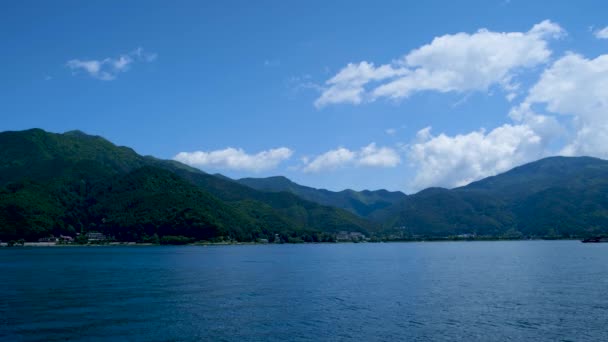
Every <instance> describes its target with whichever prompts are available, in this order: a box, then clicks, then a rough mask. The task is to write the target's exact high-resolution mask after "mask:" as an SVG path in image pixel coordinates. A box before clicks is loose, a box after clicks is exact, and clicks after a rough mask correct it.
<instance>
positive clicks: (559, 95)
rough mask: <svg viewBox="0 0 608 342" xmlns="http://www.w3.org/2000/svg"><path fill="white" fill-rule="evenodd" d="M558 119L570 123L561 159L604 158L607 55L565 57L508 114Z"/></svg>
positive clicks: (607, 130) (607, 149) (607, 128)
mask: <svg viewBox="0 0 608 342" xmlns="http://www.w3.org/2000/svg"><path fill="white" fill-rule="evenodd" d="M535 106H536V107H544V108H540V110H543V109H544V111H545V112H546V113H545V115H559V116H562V117H565V118H570V119H571V120H572V121H571V123H572V128H571V132H570V134H569V136H568V138H569V141H568V143H567V144H566V146H565V147H564V148H563V149H562V150H561V152H560V153H561V154H564V155H592V156H597V157H601V158H608V55H601V56H598V57H597V58H595V59H587V58H585V57H583V56H581V55H578V54H573V53H569V54H567V55H565V56H563V57H561V58H559V59H558V60H556V61H555V63H553V65H551V66H550V67H549V68H547V69H546V70H545V71H544V72H543V73H542V75H541V77H540V79H539V81H538V82H537V83H536V84H535V85H534V86H533V87H532V88H531V89H530V91H529V93H528V96H527V97H526V99H525V100H524V101H523V102H522V103H521V104H520V105H519V106H517V107H516V108H514V109H513V110H512V111H511V116H512V117H515V118H519V117H522V116H525V115H527V114H528V113H534V111H533V108H534V107H535Z"/></svg>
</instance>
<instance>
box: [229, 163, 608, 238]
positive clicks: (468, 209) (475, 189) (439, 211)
mask: <svg viewBox="0 0 608 342" xmlns="http://www.w3.org/2000/svg"><path fill="white" fill-rule="evenodd" d="M239 182H240V183H242V184H246V185H248V186H251V187H253V188H256V189H260V190H265V191H286V192H292V193H294V194H297V195H298V196H301V197H303V198H306V199H308V200H311V201H316V202H318V203H324V204H327V205H334V206H338V207H340V208H343V209H346V210H349V211H351V212H353V213H356V214H358V215H360V216H361V217H365V218H367V219H370V220H373V221H375V222H378V223H380V224H382V226H383V231H384V232H386V233H387V234H388V233H389V232H391V234H393V235H396V236H406V237H413V236H427V237H428V236H435V237H442V236H455V235H480V236H494V237H498V236H505V237H509V238H515V237H525V236H528V237H568V236H588V235H594V234H606V233H608V161H606V160H602V159H598V158H592V157H548V158H544V159H541V160H538V161H536V162H532V163H528V164H525V165H522V166H519V167H516V168H514V169H512V170H510V171H507V172H505V173H502V174H499V175H496V176H492V177H487V178H484V179H482V180H479V181H476V182H473V183H471V184H469V185H467V186H463V187H459V188H455V189H451V190H449V189H443V188H428V189H424V190H422V191H420V192H418V193H416V194H412V195H405V194H402V193H398V192H397V193H388V192H386V191H382V190H380V191H374V192H370V191H362V192H354V191H352V190H344V191H341V192H332V191H327V190H322V189H314V188H310V187H305V186H301V185H298V184H296V183H293V182H291V181H289V180H288V179H286V178H284V177H270V178H257V179H256V178H244V179H240V180H239ZM361 199H363V200H361ZM376 200H377V201H378V202H374V201H376ZM378 203H380V205H378ZM361 208H363V210H361Z"/></svg>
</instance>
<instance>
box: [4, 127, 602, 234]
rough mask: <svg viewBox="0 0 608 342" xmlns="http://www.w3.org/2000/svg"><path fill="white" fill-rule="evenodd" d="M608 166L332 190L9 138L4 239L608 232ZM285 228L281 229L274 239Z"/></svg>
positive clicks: (34, 133) (84, 139)
mask: <svg viewBox="0 0 608 342" xmlns="http://www.w3.org/2000/svg"><path fill="white" fill-rule="evenodd" d="M607 227H608V162H607V161H605V160H601V159H596V158H588V157H578V158H566V157H552V158H546V159H542V160H539V161H536V162H533V163H530V164H526V165H523V166H520V167H517V168H515V169H513V170H511V171H508V172H506V173H503V174H501V175H497V176H494V177H489V178H486V179H483V180H480V181H478V182H475V183H472V184H469V185H467V186H465V187H461V188H456V189H452V190H448V189H442V188H429V189H426V190H423V191H420V192H418V193H416V194H413V195H405V194H403V193H401V192H389V191H386V190H377V191H361V192H357V191H353V190H344V191H340V192H332V191H328V190H320V189H314V188H310V187H306V186H302V185H299V184H296V183H294V182H291V181H290V180H289V179H287V178H284V177H270V178H257V179H256V178H244V179H240V180H231V179H229V178H227V177H223V176H219V175H210V174H207V173H205V172H202V171H200V170H198V169H194V168H191V167H189V166H186V165H183V164H181V163H178V162H175V161H167V160H159V159H156V158H153V157H144V156H141V155H138V154H137V153H135V152H134V151H133V150H131V149H129V148H127V147H119V146H115V145H114V144H112V143H110V142H109V141H107V140H105V139H103V138H101V137H97V136H90V135H87V134H84V133H82V132H79V131H72V132H67V133H63V134H55V133H48V132H45V131H43V130H40V129H32V130H26V131H19V132H3V133H0V239H2V240H8V239H17V238H24V239H28V240H35V239H38V238H40V237H44V236H48V235H49V234H55V235H59V234H70V235H74V234H76V233H82V232H87V231H100V232H103V233H106V234H108V235H111V236H114V237H115V238H116V239H117V240H121V241H149V240H150V239H152V238H153V237H154V238H156V239H157V238H158V237H163V236H184V237H187V238H188V239H190V240H191V241H197V240H207V241H219V240H225V239H230V240H238V241H255V240H257V239H269V240H272V239H274V237H275V236H277V237H278V238H280V239H281V241H285V242H301V241H308V242H315V241H331V240H333V238H334V236H335V234H336V233H337V232H339V231H353V232H362V233H364V234H366V235H368V236H374V237H377V238H387V239H412V238H415V239H420V238H445V237H450V236H457V235H466V236H477V237H487V238H491V237H492V238H499V237H503V238H524V237H545V238H547V237H551V238H563V237H583V236H589V235H597V234H601V233H606V232H608V228H607ZM275 234H278V235H275Z"/></svg>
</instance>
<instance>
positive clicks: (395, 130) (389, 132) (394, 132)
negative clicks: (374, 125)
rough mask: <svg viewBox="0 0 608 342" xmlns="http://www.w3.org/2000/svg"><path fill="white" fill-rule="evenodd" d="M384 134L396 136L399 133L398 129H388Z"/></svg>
mask: <svg viewBox="0 0 608 342" xmlns="http://www.w3.org/2000/svg"><path fill="white" fill-rule="evenodd" d="M384 132H385V133H386V134H388V135H395V134H396V133H397V129H396V128H387V129H385V130H384Z"/></svg>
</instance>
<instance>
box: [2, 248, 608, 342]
mask: <svg viewBox="0 0 608 342" xmlns="http://www.w3.org/2000/svg"><path fill="white" fill-rule="evenodd" d="M0 290H1V291H0V296H1V297H0V340H6V341H38V340H40V341H65V340H87V341H97V340H100V341H101V340H103V341H118V340H126V341H200V340H211V341H284V340H291V341H319V340H322V341H348V340H356V341H396V340H407V341H442V340H445V341H454V340H461V341H524V340H526V341H606V340H608V244H582V243H580V242H577V241H517V242H443V243H442V242H438V243H386V244H319V245H256V246H209V247H198V246H196V247H195V246H191V247H190V246H189V247H72V248H53V247H50V248H0Z"/></svg>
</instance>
